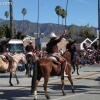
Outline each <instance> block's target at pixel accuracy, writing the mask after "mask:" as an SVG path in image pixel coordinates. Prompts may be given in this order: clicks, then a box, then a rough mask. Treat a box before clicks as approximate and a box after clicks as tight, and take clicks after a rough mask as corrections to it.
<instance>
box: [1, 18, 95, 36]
mask: <svg viewBox="0 0 100 100" xmlns="http://www.w3.org/2000/svg"><path fill="white" fill-rule="evenodd" d="M13 22H14V27H15V28H16V31H22V32H23V34H25V35H30V36H33V35H34V33H37V26H38V32H41V33H44V36H48V35H49V34H50V33H51V32H54V33H56V35H60V33H61V32H62V30H64V29H65V28H66V29H68V27H71V25H69V26H67V25H61V24H60V25H59V29H58V24H55V23H38V24H37V23H35V22H30V21H28V20H24V24H23V20H14V21H13ZM9 23H10V21H9V20H4V19H1V18H0V26H2V25H3V24H8V25H9ZM23 26H24V28H23ZM74 27H75V28H76V29H77V30H79V27H80V26H77V25H74ZM83 27H84V26H83ZM94 36H95V37H96V36H97V28H96V27H94Z"/></svg>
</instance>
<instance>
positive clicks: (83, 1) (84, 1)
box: [77, 0, 90, 4]
mask: <svg viewBox="0 0 100 100" xmlns="http://www.w3.org/2000/svg"><path fill="white" fill-rule="evenodd" d="M77 1H80V2H82V3H86V4H90V3H89V2H87V1H86V0H77Z"/></svg>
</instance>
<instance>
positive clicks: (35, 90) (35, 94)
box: [34, 77, 41, 100]
mask: <svg viewBox="0 0 100 100" xmlns="http://www.w3.org/2000/svg"><path fill="white" fill-rule="evenodd" d="M40 79H41V77H38V78H37V80H36V85H35V88H34V100H37V86H38V84H39V82H40Z"/></svg>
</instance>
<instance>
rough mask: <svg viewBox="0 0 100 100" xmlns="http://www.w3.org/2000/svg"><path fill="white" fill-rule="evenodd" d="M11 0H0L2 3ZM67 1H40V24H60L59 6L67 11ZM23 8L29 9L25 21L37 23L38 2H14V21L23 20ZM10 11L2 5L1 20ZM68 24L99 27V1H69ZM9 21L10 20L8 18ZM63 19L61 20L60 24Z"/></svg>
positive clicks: (27, 0)
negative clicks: (57, 11) (56, 11)
mask: <svg viewBox="0 0 100 100" xmlns="http://www.w3.org/2000/svg"><path fill="white" fill-rule="evenodd" d="M8 1H9V0H0V3H3V2H8ZM66 1H67V0H40V11H39V12H40V16H39V23H56V24H57V23H58V17H57V15H56V13H55V7H56V6H57V5H59V6H61V7H62V8H64V9H66ZM22 8H26V9H27V14H26V15H25V19H26V20H29V21H31V22H37V16H38V13H37V12H38V10H37V9H38V0H13V16H14V20H22V19H23V15H22V13H21V10H22ZM5 11H9V5H0V18H2V19H6V17H5V16H4V12H5ZM67 13H68V16H67V20H66V24H67V25H71V24H75V25H78V26H81V25H82V26H84V25H87V24H88V23H89V25H90V26H91V25H92V26H94V27H98V0H68V8H67ZM8 19H9V18H8ZM61 23H62V19H61V18H60V24H61Z"/></svg>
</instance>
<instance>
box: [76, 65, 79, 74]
mask: <svg viewBox="0 0 100 100" xmlns="http://www.w3.org/2000/svg"><path fill="white" fill-rule="evenodd" d="M76 69H77V75H79V72H78V69H79V68H78V64H76Z"/></svg>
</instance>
